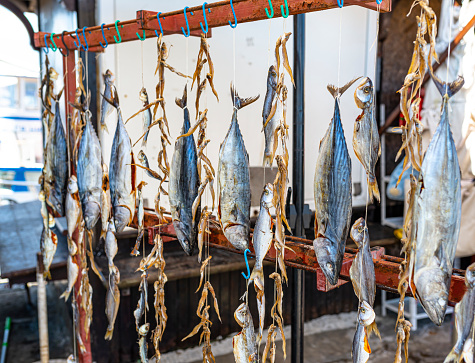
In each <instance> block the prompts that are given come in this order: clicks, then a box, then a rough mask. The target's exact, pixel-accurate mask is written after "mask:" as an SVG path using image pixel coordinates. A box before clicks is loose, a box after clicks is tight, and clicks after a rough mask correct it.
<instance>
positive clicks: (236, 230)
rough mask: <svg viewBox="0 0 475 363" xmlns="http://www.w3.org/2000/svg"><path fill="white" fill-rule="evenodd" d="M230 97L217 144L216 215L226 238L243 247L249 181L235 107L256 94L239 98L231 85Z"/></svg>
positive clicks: (247, 165)
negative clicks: (227, 121) (229, 117)
mask: <svg viewBox="0 0 475 363" xmlns="http://www.w3.org/2000/svg"><path fill="white" fill-rule="evenodd" d="M231 97H232V99H233V103H234V111H233V118H232V121H231V125H230V126H229V130H228V133H227V134H226V138H225V139H224V141H223V143H222V144H221V146H220V148H219V162H218V198H219V200H218V217H219V220H220V222H221V227H222V230H223V233H224V235H225V236H226V238H227V239H228V241H229V242H230V243H231V244H232V245H233V246H234V247H235V248H237V249H239V250H242V251H244V250H245V249H246V248H247V247H248V245H249V229H250V227H249V218H250V208H251V185H250V179H249V155H248V153H247V151H246V147H245V146H244V139H243V137H242V134H241V130H240V129H239V124H238V120H237V111H238V110H239V109H241V108H243V107H245V106H247V105H249V104H251V103H253V102H254V101H256V100H257V99H258V98H259V96H257V97H250V98H245V99H242V98H240V97H239V95H238V94H237V92H236V90H235V89H234V87H233V86H232V85H231Z"/></svg>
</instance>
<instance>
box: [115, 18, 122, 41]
mask: <svg viewBox="0 0 475 363" xmlns="http://www.w3.org/2000/svg"><path fill="white" fill-rule="evenodd" d="M119 22H120V20H116V22H115V31H116V32H117V35H118V36H119V40H117V37H116V36H115V35H114V40H115V42H116V43H121V42H122V37H121V36H120V31H119V27H118V26H117V24H119ZM121 27H122V28H123V27H124V26H123V25H121Z"/></svg>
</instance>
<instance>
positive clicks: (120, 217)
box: [109, 88, 135, 232]
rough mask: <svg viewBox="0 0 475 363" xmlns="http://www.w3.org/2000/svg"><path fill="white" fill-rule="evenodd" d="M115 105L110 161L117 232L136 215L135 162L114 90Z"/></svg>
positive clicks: (111, 191)
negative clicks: (115, 121) (115, 114)
mask: <svg viewBox="0 0 475 363" xmlns="http://www.w3.org/2000/svg"><path fill="white" fill-rule="evenodd" d="M113 97H114V99H113V105H114V107H115V108H116V109H117V116H118V117H117V128H116V131H115V135H114V140H113V142H112V151H111V159H110V172H109V182H110V193H111V201H112V208H113V215H114V223H115V229H116V231H117V232H122V230H123V229H124V228H125V227H126V226H127V225H129V223H130V222H131V221H132V219H133V217H134V213H135V162H134V153H133V150H132V143H131V142H130V137H129V134H128V133H127V130H126V129H125V125H124V122H123V121H122V112H121V111H120V107H119V96H118V94H117V91H116V89H115V88H113Z"/></svg>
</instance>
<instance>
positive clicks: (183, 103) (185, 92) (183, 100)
mask: <svg viewBox="0 0 475 363" xmlns="http://www.w3.org/2000/svg"><path fill="white" fill-rule="evenodd" d="M187 96H188V90H187V88H186V85H185V89H184V90H183V97H182V98H178V97H177V98H175V103H176V105H177V106H178V107H180V108H185V107H186V99H187Z"/></svg>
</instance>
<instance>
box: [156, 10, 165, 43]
mask: <svg viewBox="0 0 475 363" xmlns="http://www.w3.org/2000/svg"><path fill="white" fill-rule="evenodd" d="M160 14H162V12H159V13H157V22H158V26H159V27H160V33H161V34H162V35H163V28H162V23H161V22H160ZM155 35H156V36H157V38H158V32H157V31H156V30H155Z"/></svg>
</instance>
